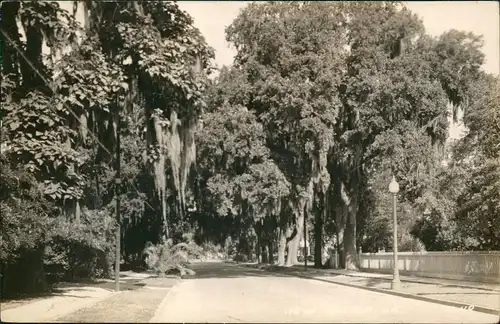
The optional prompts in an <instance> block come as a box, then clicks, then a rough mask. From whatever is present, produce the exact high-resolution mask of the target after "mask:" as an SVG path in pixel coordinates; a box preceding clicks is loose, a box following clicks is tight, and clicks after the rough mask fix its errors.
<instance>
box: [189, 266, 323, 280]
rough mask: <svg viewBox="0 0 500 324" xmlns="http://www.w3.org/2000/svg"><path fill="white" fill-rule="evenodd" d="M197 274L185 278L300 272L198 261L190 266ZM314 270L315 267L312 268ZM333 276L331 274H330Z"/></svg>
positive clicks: (263, 275) (287, 274) (272, 274)
mask: <svg viewBox="0 0 500 324" xmlns="http://www.w3.org/2000/svg"><path fill="white" fill-rule="evenodd" d="M190 268H191V269H193V270H194V271H195V272H196V274H195V275H193V276H186V277H183V279H184V280H196V279H209V278H245V277H280V278H289V277H290V274H291V273H300V272H302V271H304V270H303V269H302V270H298V269H296V268H284V267H271V268H266V269H265V270H262V269H259V265H256V264H250V265H249V264H233V263H224V262H214V263H196V264H192V265H191V266H190ZM311 271H314V269H311ZM330 276H331V275H330Z"/></svg>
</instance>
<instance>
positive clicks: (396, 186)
mask: <svg viewBox="0 0 500 324" xmlns="http://www.w3.org/2000/svg"><path fill="white" fill-rule="evenodd" d="M389 192H390V193H393V194H397V193H398V192H399V183H397V182H396V178H395V177H394V176H392V181H391V183H390V184H389Z"/></svg>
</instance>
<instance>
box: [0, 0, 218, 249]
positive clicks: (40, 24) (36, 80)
mask: <svg viewBox="0 0 500 324" xmlns="http://www.w3.org/2000/svg"><path fill="white" fill-rule="evenodd" d="M77 7H78V6H77ZM83 10H84V16H85V21H84V28H81V27H80V25H79V23H78V22H76V21H75V18H74V14H73V15H71V14H69V13H68V12H67V11H66V10H64V9H62V8H60V6H59V4H58V3H55V2H51V3H49V2H37V1H30V2H18V1H9V2H2V30H1V31H2V33H1V41H2V58H3V61H2V115H5V123H3V125H2V128H3V129H2V135H3V137H4V135H6V137H7V142H6V143H2V147H3V145H4V144H5V145H6V146H8V147H10V150H9V151H8V152H6V155H7V158H8V159H7V160H6V161H8V162H6V163H11V164H12V166H14V165H16V164H24V165H25V166H26V168H27V171H28V172H29V173H30V174H32V175H33V176H34V177H35V179H36V180H35V181H36V182H37V183H39V184H40V188H41V189H42V190H43V192H44V194H45V196H46V198H47V199H49V200H53V202H54V203H55V204H56V205H57V206H59V207H61V208H63V209H65V210H66V212H67V214H68V216H69V218H70V219H71V220H72V222H74V223H75V224H78V223H79V220H80V214H82V217H83V216H85V217H84V218H85V222H86V220H87V218H88V217H90V216H89V215H94V216H95V215H98V214H99V215H100V214H101V213H103V212H105V211H106V213H107V212H109V211H112V208H110V207H111V206H113V205H114V204H113V199H114V197H115V195H116V193H117V190H115V189H117V188H115V184H114V183H113V181H112V179H113V177H114V172H113V171H112V169H113V165H112V163H113V162H115V159H114V154H113V152H114V148H115V145H116V135H117V132H118V131H119V129H120V128H121V129H122V130H123V129H124V128H126V130H125V131H122V132H123V135H124V150H123V151H124V153H125V155H126V157H127V159H129V158H132V159H131V160H129V161H128V162H127V164H126V165H124V170H123V171H124V172H123V173H124V174H123V178H124V179H125V180H127V183H126V184H125V186H124V187H125V189H127V192H126V193H124V195H126V197H127V198H128V200H127V203H130V204H128V205H125V206H124V208H125V209H126V210H127V211H128V212H129V213H128V214H127V215H126V216H127V217H125V219H126V222H128V221H129V217H128V216H131V218H132V217H137V214H142V215H144V216H146V218H149V221H145V222H143V223H142V225H141V226H144V227H145V230H146V231H149V232H152V233H154V232H155V230H154V229H151V224H154V223H155V219H154V218H157V217H158V216H157V215H161V223H162V224H163V225H161V229H162V232H164V233H169V232H170V233H169V234H170V235H171V236H175V235H177V234H179V233H178V232H182V230H183V229H182V228H177V227H176V226H175V225H177V224H169V222H170V221H172V222H173V221H174V220H176V219H177V218H179V217H180V218H182V215H183V214H184V213H185V210H184V209H185V205H186V201H185V200H186V199H185V191H186V187H187V179H188V174H189V171H190V170H191V166H192V164H193V161H194V152H195V150H194V138H193V137H194V128H195V125H196V123H197V119H198V117H199V115H200V114H201V110H202V108H203V102H202V101H201V96H202V92H203V89H204V85H205V83H206V75H207V73H209V72H210V70H211V67H210V64H209V60H210V58H211V57H213V51H212V50H211V49H210V48H209V47H208V46H207V45H206V43H205V41H204V39H203V37H202V36H201V34H200V33H199V31H198V30H197V29H195V28H194V27H193V26H192V24H193V21H192V19H191V18H190V17H189V16H188V15H187V14H186V13H185V12H183V11H181V10H180V9H179V8H178V6H177V5H176V4H175V3H170V2H161V1H157V2H132V3H122V2H106V3H96V2H89V1H84V6H83ZM18 22H21V27H22V28H21V30H19V28H18V26H19V25H18ZM21 31H22V32H23V34H24V35H21V36H20V34H21V33H20V32H21ZM44 44H45V45H47V46H48V47H49V48H50V50H51V51H50V55H44V54H43V53H42V46H43V45H44ZM68 49H69V50H70V51H67V50H68ZM130 117H132V119H134V118H135V119H134V120H131V118H130ZM118 126H122V127H118ZM144 129H146V131H145V132H143V130H144ZM4 138H5V137H4ZM141 139H142V142H141V143H138V141H137V140H141ZM142 143H144V145H142ZM146 144H147V145H146ZM140 151H143V152H144V153H142V152H140ZM151 175H152V177H151ZM149 177H150V178H149ZM150 179H153V180H155V181H153V182H149V181H150ZM151 183H153V184H155V185H156V189H157V190H156V192H151V191H148V190H147V189H146V188H151V187H153V186H152V185H151ZM137 187H140V188H141V191H142V192H141V191H138V189H137ZM167 189H168V191H169V192H168V193H167ZM170 197H174V200H175V202H174V204H172V205H171V206H172V208H171V209H172V211H171V212H168V215H167V211H168V209H167V202H166V201H167V199H170ZM156 201H159V204H158V205H159V208H158V210H153V212H151V211H149V212H146V211H145V210H144V204H145V203H146V206H149V208H150V209H154V208H152V207H151V205H155V204H154V202H156ZM158 211H159V213H158ZM83 213H84V214H85V215H83ZM167 216H168V217H169V219H167ZM151 218H153V220H151ZM83 220H84V219H82V221H83ZM82 226H83V225H82ZM147 227H149V229H147ZM73 230H74V231H75V235H76V234H77V233H76V232H78V231H79V230H80V229H79V228H78V226H74V227H73ZM172 232H173V233H172ZM156 236H157V237H155V239H156V240H158V239H159V237H158V236H160V235H159V234H158V233H156ZM177 236H178V235H177Z"/></svg>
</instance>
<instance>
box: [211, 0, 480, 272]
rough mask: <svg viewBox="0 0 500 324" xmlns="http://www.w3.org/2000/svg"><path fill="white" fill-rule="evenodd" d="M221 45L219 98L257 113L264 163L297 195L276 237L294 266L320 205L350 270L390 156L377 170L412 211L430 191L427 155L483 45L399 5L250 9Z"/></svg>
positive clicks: (431, 162) (439, 139) (473, 73)
mask: <svg viewBox="0 0 500 324" xmlns="http://www.w3.org/2000/svg"><path fill="white" fill-rule="evenodd" d="M374 12H375V13H376V14H375V15H374V14H373V13H374ZM320 22H321V28H319V24H320ZM226 33H227V39H228V41H230V42H231V43H232V44H233V45H234V46H235V48H236V49H237V51H238V52H237V55H236V58H235V63H234V66H233V68H232V71H228V72H227V73H225V75H224V76H223V77H221V81H220V83H219V84H218V86H217V87H218V91H219V94H220V93H226V94H227V96H228V97H229V98H230V100H233V101H234V102H237V103H239V104H241V105H245V106H246V107H247V108H248V109H249V110H252V111H255V112H256V115H257V117H258V120H259V121H260V122H261V123H262V124H263V126H264V128H265V130H266V133H267V144H268V147H269V148H270V150H271V157H272V159H273V160H274V161H276V163H277V165H278V166H279V167H280V169H281V170H282V171H283V173H284V174H285V175H286V177H287V178H288V179H289V181H290V183H291V184H292V187H293V189H294V190H293V192H292V195H291V196H290V198H291V199H290V201H291V203H292V205H293V209H292V210H293V214H294V217H292V221H291V222H290V223H291V224H294V225H293V227H292V228H290V229H289V230H288V231H287V230H286V228H285V229H283V231H282V232H283V234H284V235H283V236H284V237H287V236H288V238H285V239H284V240H282V242H286V241H287V240H288V248H289V252H290V251H292V253H289V256H290V255H294V254H295V251H294V250H296V249H295V247H296V243H298V240H299V238H300V237H301V235H300V231H301V230H302V228H301V227H302V225H301V224H302V223H303V221H302V219H303V218H302V217H304V216H303V215H304V209H305V208H306V205H307V210H309V211H311V210H313V209H316V210H318V211H320V212H321V211H324V209H325V208H321V207H319V208H312V207H313V205H314V204H312V202H313V201H315V200H313V199H312V197H316V196H318V197H319V196H323V198H321V199H320V201H325V200H326V201H328V204H329V206H328V207H327V210H329V211H330V213H333V214H334V215H335V227H336V232H337V235H336V236H337V240H338V247H339V249H340V250H339V252H340V255H341V260H343V261H345V262H343V264H344V265H345V266H346V267H348V268H356V267H357V265H356V253H357V245H358V243H357V242H356V237H357V236H358V235H357V232H358V225H357V223H358V219H362V216H361V215H360V212H361V210H360V208H361V206H364V207H363V208H365V210H367V207H366V206H367V205H368V204H370V202H369V201H363V199H364V197H362V196H361V195H360V193H361V192H364V191H365V190H366V189H365V187H366V186H367V185H368V183H369V180H370V177H371V176H372V173H370V172H371V171H370V170H372V169H373V167H375V166H376V165H377V164H381V163H382V162H381V161H382V160H383V159H384V158H385V159H387V157H391V156H392V157H393V159H392V161H391V165H390V166H389V165H387V164H388V163H387V162H386V163H387V164H386V165H385V166H383V168H386V169H387V168H389V169H390V170H391V172H392V173H395V174H396V176H397V177H398V179H399V178H400V177H401V179H400V180H401V182H402V196H403V199H404V200H406V201H408V203H409V204H410V205H411V208H412V209H415V208H417V207H418V208H417V209H419V208H421V207H419V206H416V205H415V204H417V203H418V198H419V197H420V196H421V195H423V193H424V192H425V191H426V186H427V187H428V186H430V184H429V181H420V177H421V175H422V170H426V171H425V174H427V179H431V178H432V175H431V170H433V169H435V168H436V166H435V165H436V163H435V162H436V160H437V159H438V158H439V156H438V155H437V154H434V151H433V150H436V151H438V152H441V153H442V149H441V148H442V145H443V143H444V142H445V140H446V137H447V129H448V121H447V115H448V109H447V103H448V102H451V103H452V105H453V107H454V112H456V111H457V109H460V108H465V106H466V100H465V98H466V93H467V92H468V91H469V88H470V86H471V84H472V80H474V78H476V77H477V76H478V75H480V74H481V72H480V70H479V67H480V66H481V64H482V60H483V55H482V54H481V51H480V47H481V40H480V38H478V37H476V36H474V35H472V34H468V33H462V32H457V31H450V32H448V33H445V34H443V35H442V36H441V37H440V38H438V39H434V38H431V37H429V36H427V35H426V34H425V29H424V27H423V24H422V22H421V21H420V20H419V18H418V17H417V16H416V15H414V14H412V13H411V12H409V11H408V10H406V9H405V8H404V7H402V6H401V5H400V4H399V3H349V4H340V3H338V4H337V3H335V4H333V3H321V4H320V3H308V2H306V3H293V4H291V3H281V2H275V3H272V4H267V3H266V4H252V5H249V6H248V7H247V8H246V9H245V10H243V11H242V12H241V14H240V15H239V16H238V18H236V19H235V21H234V22H233V24H232V25H231V26H230V27H228V29H227V31H226ZM443 61H444V62H446V64H443ZM233 80H238V81H237V82H232V81H233ZM412 145H419V147H421V149H419V150H417V151H416V152H420V153H422V154H423V155H419V156H417V155H416V153H415V154H413V153H414V152H413V153H412V148H411V146H412ZM398 151H399V152H398ZM414 158H418V161H412V159H414ZM398 159H400V160H398ZM409 161H411V163H409ZM413 162H414V163H413ZM382 164H383V163H382ZM424 178H425V177H424ZM330 183H331V184H332V185H330ZM326 193H327V195H325V194H326ZM325 196H328V199H326V198H325ZM379 199H384V198H383V197H380V198H379ZM410 205H409V208H410ZM322 209H323V210H322ZM320 212H319V213H317V215H321V213H320ZM415 212H416V211H414V212H413V214H415ZM320 219H321V217H318V220H320ZM316 223H317V224H320V223H321V222H319V221H318V222H316ZM287 232H288V233H287ZM317 233H318V235H319V233H321V231H317ZM286 234H288V235H286ZM297 234H298V235H297ZM315 241H316V242H321V241H322V240H320V239H317V240H315ZM318 250H319V248H318ZM292 258H293V257H292ZM288 263H289V264H291V263H293V260H288Z"/></svg>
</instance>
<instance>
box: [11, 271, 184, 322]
mask: <svg viewBox="0 0 500 324" xmlns="http://www.w3.org/2000/svg"><path fill="white" fill-rule="evenodd" d="M120 279H121V280H120V284H121V285H120V291H119V292H115V291H114V285H115V283H114V281H113V280H101V281H99V282H95V283H90V284H71V283H70V284H61V285H59V286H58V287H57V289H56V292H54V293H53V294H52V295H51V296H50V297H46V298H38V299H36V300H34V301H32V302H30V301H26V302H7V303H2V305H1V321H3V322H31V323H36V322H39V323H40V322H73V323H78V322H80V323H81V322H103V321H104V322H147V321H148V320H149V318H150V317H152V316H153V314H154V311H155V310H156V308H157V306H158V305H159V303H160V302H161V301H162V300H163V299H164V297H165V295H166V294H167V293H168V291H169V289H170V288H171V287H172V286H173V285H175V284H176V283H177V282H178V281H179V279H178V278H155V277H153V276H152V275H150V274H141V273H132V272H123V273H121V278H120Z"/></svg>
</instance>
